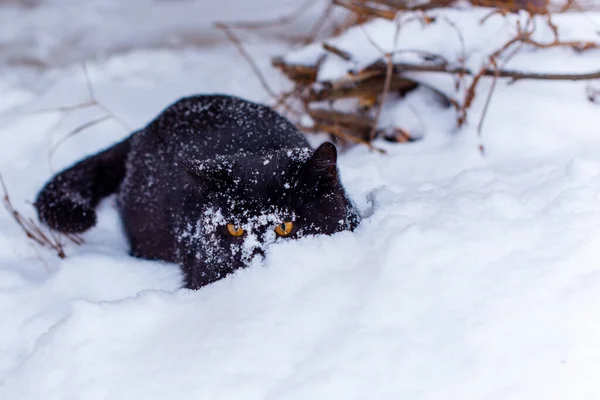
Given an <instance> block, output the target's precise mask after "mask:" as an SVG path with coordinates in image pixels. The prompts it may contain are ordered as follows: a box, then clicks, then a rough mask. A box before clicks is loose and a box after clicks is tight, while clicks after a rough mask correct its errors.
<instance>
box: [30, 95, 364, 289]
mask: <svg viewBox="0 0 600 400" xmlns="http://www.w3.org/2000/svg"><path fill="white" fill-rule="evenodd" d="M336 158H337V153H336V149H335V147H334V145H333V144H331V143H324V144H323V145H321V146H320V147H319V148H317V149H316V150H314V151H313V150H312V149H311V148H310V146H309V144H308V142H307V141H306V139H305V138H304V136H303V135H302V134H301V133H300V132H299V131H298V130H297V129H296V128H295V127H294V126H293V125H292V124H291V123H290V122H289V121H288V120H286V119H285V118H283V117H282V116H280V115H278V114H277V113H275V112H274V111H272V110H271V109H269V108H268V107H266V106H262V105H259V104H255V103H251V102H248V101H245V100H242V99H239V98H236V97H231V96H221V95H213V96H208V95H207V96H193V97H188V98H184V99H181V100H179V101H177V102H176V103H175V104H173V105H171V106H170V107H168V108H167V109H165V110H164V111H163V112H162V114H160V115H159V116H158V117H157V118H156V119H155V120H154V121H152V122H151V123H150V124H149V125H148V126H147V127H146V128H144V129H142V130H140V131H137V132H135V133H133V134H132V135H131V136H129V138H127V139H126V140H124V141H122V142H120V143H117V144H115V145H114V146H112V147H110V148H109V149H107V150H104V151H102V152H100V153H98V154H96V155H93V156H90V157H88V158H86V159H84V160H82V161H80V162H78V163H76V164H75V165H73V166H72V167H70V168H68V169H66V170H64V171H63V172H61V173H59V174H57V175H55V176H54V177H53V178H52V179H51V180H50V181H49V182H48V183H47V184H46V186H45V187H44V188H43V189H42V191H41V192H40V193H39V194H38V197H37V200H36V202H35V206H36V208H37V211H38V214H39V218H40V220H41V221H43V222H44V223H46V224H47V225H48V226H49V227H51V228H52V229H55V230H57V231H60V232H65V233H79V232H83V231H85V230H87V229H89V228H91V227H92V226H94V224H95V223H96V213H95V211H94V208H95V207H96V205H97V204H98V202H99V201H100V200H101V199H102V198H103V197H106V196H108V195H110V194H111V193H115V192H117V193H118V205H119V211H120V214H121V219H122V221H123V225H124V228H125V232H126V234H127V237H128V239H129V242H130V245H131V252H132V254H133V255H134V256H137V257H143V258H147V259H158V260H165V261H170V262H176V263H179V264H180V265H181V266H182V268H183V271H184V273H185V282H186V287H188V288H193V289H195V288H199V287H201V286H204V285H207V284H209V283H211V282H214V281H216V280H218V279H220V278H222V277H224V276H225V275H227V274H229V273H231V272H233V271H234V270H236V269H238V268H240V267H243V266H245V265H247V264H248V262H249V261H250V260H251V259H252V258H253V257H254V256H255V255H257V254H263V251H264V249H265V246H266V245H268V244H269V243H272V242H274V241H276V240H279V239H282V238H298V237H301V236H305V235H315V234H332V233H335V232H338V231H342V230H352V229H354V228H355V227H356V226H357V225H358V223H359V216H358V213H357V211H356V209H355V208H354V206H353V204H352V202H351V201H350V200H349V199H348V197H347V195H346V193H345V191H344V188H343V187H342V185H341V183H340V180H339V173H338V169H337V166H336Z"/></svg>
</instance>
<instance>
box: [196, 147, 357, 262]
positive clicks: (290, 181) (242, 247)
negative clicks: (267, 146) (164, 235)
mask: <svg viewBox="0 0 600 400" xmlns="http://www.w3.org/2000/svg"><path fill="white" fill-rule="evenodd" d="M186 169H187V171H188V173H189V174H190V176H191V177H192V181H193V183H192V186H193V190H194V193H195V196H196V199H195V201H196V204H198V205H199V212H198V214H199V220H198V221H196V225H195V226H190V227H189V229H190V232H188V233H187V234H188V236H189V237H195V238H196V239H197V240H199V241H201V242H202V246H201V247H202V248H203V249H204V251H205V254H202V255H200V256H201V257H204V259H205V260H206V262H207V263H215V265H220V266H223V268H231V270H234V269H237V268H239V267H241V266H243V265H244V264H247V263H248V262H249V261H250V260H251V259H252V258H253V257H254V256H255V255H256V254H262V253H263V252H264V250H265V248H266V246H268V245H269V244H270V243H273V242H275V241H278V240H289V239H295V238H299V237H302V236H307V235H318V234H326V235H330V234H333V233H335V232H339V231H343V230H352V229H354V228H355V227H356V226H357V225H358V222H359V217H358V213H357V211H356V209H355V208H354V206H353V204H352V202H351V201H350V200H349V198H348V197H347V195H346V192H345V190H344V188H343V186H342V184H341V182H340V175H339V171H338V168H337V152H336V149H335V146H334V145H333V144H331V143H324V144H322V145H321V146H320V147H319V148H317V149H316V150H314V151H313V150H312V149H310V148H301V149H282V150H276V151H268V152H264V153H258V154H257V153H246V154H244V153H241V154H236V155H233V156H219V157H216V158H214V159H211V160H204V161H190V162H189V163H187V165H186ZM192 225H193V224H192ZM225 266H226V267H225Z"/></svg>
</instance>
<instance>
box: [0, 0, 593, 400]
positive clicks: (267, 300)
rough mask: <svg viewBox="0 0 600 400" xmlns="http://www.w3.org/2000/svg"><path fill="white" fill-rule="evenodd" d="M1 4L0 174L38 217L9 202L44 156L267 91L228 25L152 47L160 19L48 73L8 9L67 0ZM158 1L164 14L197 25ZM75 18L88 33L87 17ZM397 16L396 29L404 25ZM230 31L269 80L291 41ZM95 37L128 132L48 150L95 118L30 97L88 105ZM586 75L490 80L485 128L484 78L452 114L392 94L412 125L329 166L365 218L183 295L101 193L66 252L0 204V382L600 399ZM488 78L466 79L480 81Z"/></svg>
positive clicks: (41, 386)
mask: <svg viewBox="0 0 600 400" xmlns="http://www.w3.org/2000/svg"><path fill="white" fill-rule="evenodd" d="M138 2H139V3H140V4H141V3H142V1H141V0H139V1H138ZM147 3H149V2H147ZM157 3H161V4H162V6H161V7H174V8H176V7H181V8H179V10H185V9H186V7H187V6H189V7H192V9H193V10H197V9H198V7H200V5H201V4H206V3H203V2H197V3H194V2H186V1H180V2H164V3H163V2H158V1H157ZM85 4H92V3H91V2H90V3H88V2H85ZM95 4H100V3H95ZM103 4H104V3H103ZM106 4H109V5H110V6H111V7H123V8H116V9H115V8H113V9H112V11H111V12H113V13H114V14H111V15H120V17H119V18H121V19H120V20H121V21H127V18H126V17H127V16H128V15H131V18H132V19H135V18H142V14H137V13H133V11H132V10H131V8H130V7H132V6H130V5H129V3H127V5H122V6H118V4H120V3H117V2H110V3H106ZM231 4H233V3H232V2H229V1H221V2H219V3H218V4H216V3H215V4H213V5H211V6H210V11H211V13H210V15H214V16H217V18H219V19H221V18H222V15H225V14H226V11H228V10H229V9H230V8H232V7H231ZM236 4H239V3H237V2H236ZM287 4H289V3H287ZM10 7H14V6H13V5H10V3H9V5H2V6H1V7H0V18H7V17H5V16H6V15H8V14H6V13H8V12H9V11H8V10H10V12H11V13H13V14H10V15H12V16H13V17H14V16H15V14H14V13H17V12H19V14H18V15H19V16H20V18H22V19H21V21H22V22H19V23H17V22H14V23H11V24H9V26H8V27H7V25H6V24H0V26H2V28H0V31H1V32H3V33H2V35H0V36H2V37H8V36H10V35H12V36H11V37H12V38H14V43H19V42H22V43H33V45H32V47H30V46H17V45H15V46H11V47H10V48H11V49H12V50H11V52H14V54H13V55H12V56H5V55H2V54H0V58H3V59H4V60H5V62H4V64H3V66H2V67H0V90H1V92H2V97H1V98H0V114H1V115H0V172H1V173H2V176H3V177H4V180H5V182H6V185H7V187H8V189H9V191H10V195H11V200H12V202H13V204H14V205H15V207H16V208H18V209H19V210H20V211H22V212H23V213H24V214H26V215H27V216H34V213H33V210H32V208H31V207H30V206H29V205H28V203H27V202H28V201H31V200H32V199H33V198H34V196H35V194H36V192H37V190H38V189H39V188H40V187H41V185H42V184H43V183H44V182H45V180H46V179H47V178H48V177H49V176H50V175H51V173H52V172H53V171H56V170H58V169H60V168H63V167H65V166H67V165H69V164H70V163H72V162H73V161H75V160H77V159H80V158H81V157H82V156H83V155H85V154H91V153H93V152H95V151H97V150H98V149H100V148H103V147H105V146H107V145H109V144H111V143H114V142H115V141H117V140H119V139H121V138H123V137H124V136H125V135H127V134H128V133H129V129H131V130H133V129H136V128H138V127H140V126H143V125H144V124H145V123H147V122H148V121H149V120H150V119H151V118H153V117H154V116H155V115H156V114H157V113H158V112H159V111H160V110H161V109H163V108H164V107H165V106H166V105H168V104H170V103H171V102H172V101H174V100H175V99H177V98H179V97H182V96H185V95H189V94H192V93H211V92H225V93H231V94H235V95H239V96H243V97H246V98H249V99H251V100H255V101H262V102H268V101H271V99H270V98H269V97H268V95H267V94H266V93H265V92H264V90H263V89H262V87H261V86H260V84H259V83H258V82H257V81H256V79H255V77H254V75H253V72H252V71H251V70H250V68H249V67H248V66H247V65H246V64H245V62H244V61H243V60H242V59H241V58H240V57H239V55H238V54H237V52H236V50H235V48H234V47H233V46H232V45H231V44H229V43H227V42H223V43H221V44H218V45H210V46H203V45H198V46H196V47H194V46H185V47H183V48H178V47H172V48H170V47H168V46H167V47H161V46H158V45H155V44H156V43H155V42H154V39H155V38H160V37H162V36H161V35H160V34H159V33H160V31H161V30H162V29H170V28H169V26H170V25H169V24H170V23H167V22H166V18H165V21H164V22H163V21H162V19H161V20H159V21H160V23H159V24H157V25H156V26H155V28H156V32H154V34H155V35H156V36H154V39H152V35H149V36H148V35H146V33H144V34H142V33H139V40H138V39H135V40H133V39H132V41H131V43H130V45H128V46H124V47H121V46H116V48H115V47H111V46H108V47H107V45H106V44H107V43H111V40H110V38H111V37H113V38H114V37H115V36H119V35H118V34H117V33H118V32H129V33H131V35H133V36H135V35H136V34H137V33H135V32H134V31H135V29H131V28H130V27H129V24H127V23H121V25H119V24H117V22H114V20H111V19H108V20H107V21H112V22H110V23H111V24H112V23H114V24H117V25H115V29H114V31H113V30H110V29H109V30H108V31H109V32H108V31H107V33H106V35H107V36H106V37H105V38H104V39H102V38H101V37H100V36H99V35H98V36H97V41H90V40H91V39H86V40H82V42H81V46H80V47H79V46H75V47H74V48H68V49H65V50H64V51H65V52H67V53H69V54H70V55H69V56H65V58H64V59H61V60H59V61H56V60H55V59H54V58H53V57H50V58H44V60H45V61H44V63H48V64H49V65H53V66H52V67H50V68H47V69H41V70H40V69H37V68H33V67H31V66H30V65H22V64H18V65H17V64H15V60H18V59H28V58H29V57H32V56H31V54H34V53H36V52H37V51H38V50H35V49H36V48H38V49H40V48H44V46H46V45H45V44H44V43H45V40H48V38H45V37H44V36H45V35H44V32H47V31H44V30H42V29H41V28H39V29H40V30H32V29H28V27H30V25H27V23H29V22H27V21H33V19H34V18H38V19H41V20H43V19H44V18H45V17H46V16H48V22H47V24H48V25H50V24H51V23H57V22H52V21H54V19H53V18H55V17H54V15H58V14H59V13H64V12H66V11H65V9H66V8H67V7H65V9H63V7H62V6H61V5H59V4H58V2H52V1H45V2H43V3H42V6H41V7H42V8H39V9H36V11H34V14H27V13H26V12H23V13H21V11H15V9H11V8H10ZM80 7H86V5H84V3H81V5H80ZM107 7H108V6H107ZM194 7H196V8H194ZM243 8H244V10H241V9H240V13H241V14H240V16H239V17H240V18H242V17H243V18H244V19H251V18H261V17H262V16H263V15H266V14H267V13H268V14H269V15H271V14H270V13H273V15H281V14H283V13H285V12H284V11H285V10H287V9H286V8H285V6H284V5H279V4H278V3H277V2H275V1H273V2H272V3H269V2H268V1H267V0H261V1H260V2H258V3H256V4H255V5H254V6H252V7H251V6H250V5H249V4H248V6H247V8H245V6H244V7H243ZM157 10H159V9H157ZM248 10H250V11H248ZM278 10H279V11H280V12H279V13H276V11H278ZM146 11H147V14H143V15H149V16H152V15H156V14H154V13H155V12H158V11H148V10H146ZM213 11H214V13H213ZM460 12H461V13H462V14H461V15H463V16H464V18H465V19H467V20H471V19H473V20H475V19H477V18H479V15H478V14H473V13H472V12H469V11H466V10H461V11H460ZM48 13H49V14H48ZM190 14H191V13H190ZM197 14H198V15H200V16H201V17H202V21H209V20H210V19H211V18H212V17H211V16H210V15H209V13H208V12H206V11H205V12H204V13H197ZM177 15H181V18H182V23H181V25H182V26H186V25H187V24H188V22H186V21H190V20H191V19H192V16H188V15H186V14H185V13H183V14H177ZM3 16H4V17H3ZM246 17H247V18H246ZM451 17H455V15H454V13H453V12H450V13H449V14H448V18H451ZM148 18H149V17H148ZM152 18H155V17H152ZM14 20H15V21H16V19H14ZM5 21H6V20H5ZM60 21H64V19H62V20H60ZM97 21H98V20H96V22H97ZM590 21H592V22H594V23H595V24H599V23H600V18H598V16H597V14H587V15H580V14H577V13H572V14H568V17H565V21H562V22H561V27H563V26H564V27H565V29H570V30H572V32H583V30H584V29H587V28H584V26H589V25H586V24H589V23H590ZM31 23H32V24H34V23H33V22H31ZM62 23H64V22H62ZM163 23H164V24H165V25H162V24H163ZM203 23H204V22H203ZM74 24H75V25H74V27H80V28H81V29H84V31H85V32H90V33H89V35H91V36H84V37H88V38H91V37H96V33H95V32H97V31H96V30H95V29H97V25H94V24H93V23H91V22H90V21H86V19H85V18H82V19H81V20H77V21H75V20H74ZM465 24H466V25H465V26H469V24H467V23H466V22H465ZM490 24H491V25H490V26H495V29H496V28H497V29H499V30H500V29H501V28H502V25H503V24H502V23H501V20H500V19H498V20H494V19H492V20H490ZM166 25H169V26H166ZM374 25H375V24H374ZM187 26H189V25H187ZM204 26H208V25H204ZM486 26H487V25H486ZM80 28H77V29H74V32H75V33H76V32H79V31H78V29H80ZM117 28H118V29H117ZM509 28H510V27H508V28H506V29H509ZM48 29H50V28H48ZM88 29H89V30H88ZM145 29H146V28H144V32H146V31H145ZM207 29H208V28H207ZM465 29H467V28H465ZM66 31H67V30H66ZM443 32H445V34H446V37H451V38H452V41H451V42H449V43H448V44H447V46H448V49H449V50H448V53H445V54H447V55H448V57H450V56H451V55H452V54H454V53H451V52H452V51H454V50H455V49H456V48H455V47H452V46H456V43H455V42H454V36H451V35H454V31H453V30H451V29H450V28H446V30H445V31H443ZM502 32H503V33H501V36H502V35H505V36H506V35H509V34H508V33H506V32H504V31H502ZM585 32H588V31H587V30H585ZM409 33H410V30H409V28H408V26H407V29H406V30H403V31H402V35H404V34H406V35H409ZM509 33H510V32H509ZM64 34H65V35H67V32H65V33H64ZM573 34H574V35H575V34H579V33H573ZM111 35H115V36H111ZM427 35H429V34H424V33H423V32H417V33H414V36H407V38H411V39H413V40H414V43H413V44H412V46H417V45H419V46H421V45H423V46H425V45H428V46H431V49H436V50H439V49H441V48H438V47H436V46H440V45H443V44H444V43H445V42H444V41H440V40H441V38H440V37H438V36H437V35H433V34H432V36H435V37H434V38H431V37H429V36H427ZM509 36H510V35H509ZM446 37H443V38H446ZM469 37H470V38H471V39H470V40H480V43H476V42H474V43H472V44H470V46H472V47H470V48H473V49H476V48H477V46H480V47H481V48H483V47H485V46H484V45H486V46H487V44H488V43H484V41H485V40H486V39H485V38H486V37H488V36H485V35H482V36H481V37H479V38H477V37H476V36H474V37H471V36H469ZM248 39H249V41H250V43H249V44H248V46H247V47H248V51H249V52H251V54H252V55H253V56H254V57H255V59H256V60H257V62H258V64H259V66H260V67H261V68H262V69H263V70H264V71H266V75H267V78H268V79H269V82H270V83H271V84H272V85H273V86H274V87H276V88H283V87H286V85H288V83H287V82H286V81H285V80H284V79H283V78H282V77H280V76H279V75H278V73H277V72H275V71H274V70H272V69H270V68H269V57H270V56H272V55H277V54H282V53H284V52H287V51H289V50H290V49H289V48H288V47H286V45H285V43H283V42H281V41H278V40H273V39H270V38H269V37H266V36H260V35H256V34H252V35H250V36H248ZM123 40H124V41H126V39H123ZM357 40H358V39H357ZM407 40H408V39H407ZM430 40H431V41H430ZM498 40H500V39H498ZM596 40H598V37H597V36H596ZM100 42H102V43H100ZM61 43H62V44H61ZM64 43H68V41H67V42H60V41H59V42H57V44H56V46H57V47H56V48H55V49H61V48H62V46H63V44H64ZM157 46H158V47H157ZM19 49H21V50H19ZM129 49H131V50H129ZM452 49H454V50H452ZM116 50H118V51H117V52H116V53H113V52H114V51H116ZM56 51H58V50H56ZM32 52H33V53H32ZM96 52H100V53H102V52H106V56H105V57H104V58H101V59H97V60H91V61H89V62H88V64H87V66H88V70H89V75H90V78H91V80H92V83H93V87H94V91H95V93H96V96H97V97H98V99H99V100H100V101H101V102H102V104H103V105H104V106H106V107H107V108H108V109H109V110H110V111H111V112H112V113H113V114H114V115H116V116H118V118H119V119H120V120H121V121H122V124H124V125H126V127H127V128H128V129H127V130H126V129H125V128H124V127H123V126H121V123H119V122H116V121H114V120H110V121H107V122H104V123H102V124H98V125H95V126H93V127H92V128H90V129H88V130H86V131H84V132H81V133H79V134H77V135H75V136H73V137H72V138H70V139H69V140H67V141H65V142H64V144H62V145H61V146H59V147H58V149H57V150H56V152H55V153H54V155H53V156H52V157H51V159H50V157H49V155H48V153H49V149H51V147H52V144H53V143H56V142H57V141H58V140H59V138H60V137H62V136H64V135H65V134H67V133H68V132H69V131H70V130H72V129H74V128H75V127H77V126H79V125H81V124H82V123H84V122H87V121H89V120H91V119H92V118H95V117H98V116H102V115H103V113H104V111H102V110H101V109H99V108H89V109H80V110H73V111H71V112H68V113H60V112H57V111H53V112H46V113H35V112H33V111H35V110H42V109H47V108H51V107H57V106H65V105H72V104H76V103H79V102H82V101H84V100H85V99H86V96H87V89H86V82H85V79H84V75H83V73H82V69H81V65H80V63H79V62H78V61H79V60H80V59H83V58H87V57H89V55H90V54H91V53H94V54H96ZM367 53H368V51H365V53H361V54H363V55H364V57H365V59H364V60H365V62H370V61H369V60H370V59H369V57H371V55H369V54H367ZM4 54H6V53H4ZM36 54H37V53H36ZM39 54H42V53H39ZM313 54H314V53H313ZM476 54H477V52H475V51H474V52H473V57H476ZM368 59H369V60H368ZM6 60H12V61H6ZM473 60H475V58H473ZM521 60H522V61H519V58H518V57H517V58H515V59H514V62H515V64H514V65H512V66H511V68H517V67H520V66H523V65H525V64H520V63H521V62H522V63H528V64H527V65H528V67H530V68H531V69H538V67H539V69H544V70H545V69H546V68H547V69H548V70H550V69H551V68H552V70H553V71H554V70H555V69H554V68H556V69H557V70H558V71H559V72H560V71H566V70H568V68H570V67H573V69H577V68H580V67H581V68H584V67H585V68H588V67H589V68H597V65H598V64H599V63H598V61H600V52H598V51H590V52H587V53H584V54H577V53H574V52H572V51H569V50H566V49H562V50H556V51H555V50H549V51H529V50H528V51H527V52H526V53H525V54H524V55H523V56H522V59H521ZM534 60H535V63H534ZM9 64H12V65H9ZM593 65H595V67H594V66H593ZM588 84H589V83H586V82H530V81H519V82H517V83H514V84H512V85H507V84H506V83H505V82H500V83H499V84H498V88H497V90H496V93H495V95H494V98H493V100H492V103H491V106H490V109H489V111H488V115H487V117H486V120H485V125H484V130H483V136H482V138H481V139H480V138H478V137H477V133H476V125H477V121H479V117H480V115H481V110H482V109H483V103H484V101H485V96H484V95H480V96H478V98H477V100H476V102H475V104H474V105H473V108H472V111H471V114H470V118H469V123H468V124H467V125H466V126H465V127H463V128H462V129H460V130H457V129H456V128H455V127H454V121H455V120H454V119H455V115H454V113H453V112H452V110H447V109H440V108H439V107H428V105H430V102H429V101H428V98H427V96H428V95H427V93H424V92H416V93H414V95H413V94H411V95H413V96H414V98H415V99H414V101H415V103H414V104H417V106H416V107H413V108H415V110H416V115H417V116H418V118H417V116H415V115H414V114H413V117H412V118H415V120H414V121H413V122H411V123H413V124H414V126H415V127H420V130H421V132H422V136H423V139H422V140H420V141H417V142H413V143H408V144H396V145H394V144H389V143H384V142H381V143H379V142H378V143H376V145H377V146H378V147H382V148H385V149H386V150H387V153H388V154H387V155H381V154H378V153H375V152H371V151H369V150H368V149H367V148H365V147H360V146H359V147H354V148H351V149H349V150H347V151H345V152H344V153H342V154H341V156H340V169H341V175H342V180H343V182H344V184H345V186H346V188H347V189H348V192H349V194H350V195H351V197H352V198H353V199H354V200H355V202H356V203H357V205H358V207H359V208H360V210H361V212H362V213H363V215H364V216H365V218H364V220H363V222H362V223H361V225H360V226H359V228H358V229H357V230H356V231H355V232H353V233H350V232H343V233H340V234H336V235H334V236H331V237H312V238H304V239H302V240H299V241H294V242H290V241H288V242H284V243H276V244H273V245H272V246H270V248H269V250H268V252H267V255H266V258H265V260H264V261H263V262H262V263H255V264H254V265H252V266H251V267H250V268H247V269H244V270H240V271H238V272H237V273H235V274H233V275H231V276H229V277H227V278H225V279H223V280H221V281H218V282H216V283H214V284H212V285H210V286H208V287H205V288H203V289H201V290H198V291H189V290H185V289H179V287H180V285H181V274H180V272H179V270H178V268H177V267H176V266H175V265H171V264H165V263H161V262H152V261H145V260H139V259H134V258H131V257H129V256H128V254H127V251H128V248H127V244H126V242H125V238H124V235H123V233H122V232H121V228H120V225H119V219H118V215H117V213H116V211H115V207H114V198H109V199H107V200H106V201H104V202H103V203H102V204H101V206H100V209H99V211H98V217H99V218H98V219H99V221H98V225H97V226H96V227H95V228H94V229H92V230H91V231H89V232H88V233H86V234H85V235H84V238H85V240H86V242H85V244H83V245H81V246H74V245H68V246H67V248H66V252H67V254H68V257H67V258H66V259H64V260H60V259H58V258H57V257H55V255H54V254H53V253H52V252H51V251H50V250H48V249H43V248H39V247H36V246H34V245H33V244H32V243H31V242H30V241H28V240H27V239H26V238H25V237H24V235H23V233H22V232H21V230H20V228H19V227H18V226H17V225H16V224H15V223H14V221H13V220H12V218H11V217H10V216H9V215H8V213H6V212H4V211H3V210H0V399H2V400H17V399H18V400H29V399H32V400H33V399H35V400H38V399H47V400H52V399H61V400H63V399H132V398H145V399H149V400H150V399H166V398H173V399H176V398H220V399H228V398H232V399H234V398H235V399H239V398H243V399H321V398H322V399H325V398H327V399H330V398H341V399H398V398H407V399H436V400H437V399H444V400H445V399H492V400H493V399H501V400H505V399H594V398H596V397H597V394H598V392H599V391H600V384H599V383H598V380H597V377H596V375H595V373H596V370H597V367H598V365H600V339H599V338H600V316H599V313H598V304H600V263H599V261H598V260H599V256H598V254H599V250H598V249H600V179H599V175H600V157H599V156H598V155H599V154H600V136H599V135H598V129H599V127H600V109H599V106H598V105H596V104H592V103H590V102H588V101H587V100H586V97H585V88H586V86H587V85H588ZM591 84H592V85H594V86H595V87H598V86H600V82H598V81H596V82H592V83H591ZM488 88H489V81H484V83H483V85H482V87H481V89H480V92H479V93H482V94H485V93H487V89H488ZM402 112H404V113H405V115H406V116H407V117H406V118H409V117H408V115H409V114H410V113H409V112H408V111H402ZM392 114H393V113H390V114H388V117H389V118H396V117H397V116H393V115H392ZM311 140H312V141H313V142H317V141H318V140H319V138H315V137H313V138H312V139H311ZM480 141H482V142H483V143H484V144H485V147H486V155H485V156H482V155H481V154H480V153H479V151H478V148H477V146H478V144H479V143H480Z"/></svg>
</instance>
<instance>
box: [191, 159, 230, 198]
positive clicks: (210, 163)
mask: <svg viewBox="0 0 600 400" xmlns="http://www.w3.org/2000/svg"><path fill="white" fill-rule="evenodd" d="M183 168H184V169H185V170H186V171H187V173H188V174H189V175H190V176H191V177H192V179H193V180H194V182H196V184H197V185H198V186H199V188H200V190H202V191H205V190H222V189H224V188H227V187H228V186H229V185H231V184H232V183H233V178H232V173H231V172H232V168H233V166H232V165H231V164H230V163H226V162H216V161H215V160H189V161H186V162H185V163H184V164H183Z"/></svg>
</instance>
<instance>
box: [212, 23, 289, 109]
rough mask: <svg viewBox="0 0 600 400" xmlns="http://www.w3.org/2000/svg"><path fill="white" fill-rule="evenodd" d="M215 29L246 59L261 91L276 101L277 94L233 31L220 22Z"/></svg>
mask: <svg viewBox="0 0 600 400" xmlns="http://www.w3.org/2000/svg"><path fill="white" fill-rule="evenodd" d="M215 27H217V28H218V29H220V30H222V31H223V33H224V34H225V35H226V36H227V38H228V39H229V40H230V41H231V42H232V43H233V44H234V45H235V47H236V48H237V49H238V52H239V53H240V54H241V55H242V57H244V58H245V59H246V61H248V64H250V67H251V68H252V70H253V71H254V74H255V75H256V77H257V78H258V80H259V82H260V84H261V85H262V87H263V89H264V90H265V92H267V93H268V94H269V95H270V96H271V97H272V98H273V99H277V97H278V95H277V93H275V91H274V90H273V89H271V87H270V86H269V84H268V83H267V80H266V79H265V77H264V75H263V74H262V72H261V71H260V68H258V65H256V63H255V62H254V60H253V59H252V57H251V56H250V54H248V52H247V51H246V49H245V48H244V46H243V45H242V42H241V41H240V40H239V39H238V37H237V36H236V35H235V34H234V33H233V31H232V30H231V29H230V28H229V27H228V26H227V25H226V24H224V23H222V22H217V23H216V24H215Z"/></svg>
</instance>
